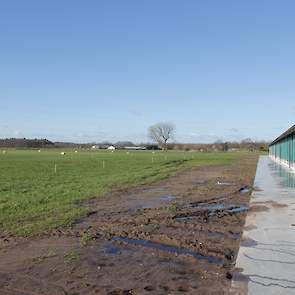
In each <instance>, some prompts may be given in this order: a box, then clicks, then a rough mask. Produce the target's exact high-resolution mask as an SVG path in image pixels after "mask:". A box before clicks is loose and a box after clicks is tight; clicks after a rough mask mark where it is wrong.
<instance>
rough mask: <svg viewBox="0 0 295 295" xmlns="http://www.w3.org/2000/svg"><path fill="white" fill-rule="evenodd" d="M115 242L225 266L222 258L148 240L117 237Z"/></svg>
mask: <svg viewBox="0 0 295 295" xmlns="http://www.w3.org/2000/svg"><path fill="white" fill-rule="evenodd" d="M113 240H114V241H119V242H124V243H127V244H130V245H137V246H142V247H145V248H149V249H156V250H160V251H164V252H168V253H172V254H178V255H187V256H191V257H194V258H196V259H199V260H206V261H207V262H209V263H213V264H219V265H221V264H223V260H222V259H221V258H217V257H213V256H205V255H201V254H198V253H196V252H193V251H191V250H188V249H185V248H179V247H174V246H169V245H165V244H160V243H156V242H151V241H147V240H133V239H129V238H122V237H115V238H113Z"/></svg>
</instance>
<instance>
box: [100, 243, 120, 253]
mask: <svg viewBox="0 0 295 295" xmlns="http://www.w3.org/2000/svg"><path fill="white" fill-rule="evenodd" d="M103 252H104V253H106V254H121V252H122V250H121V249H120V248H118V247H115V246H113V245H106V246H104V247H103Z"/></svg>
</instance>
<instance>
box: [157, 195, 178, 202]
mask: <svg viewBox="0 0 295 295" xmlns="http://www.w3.org/2000/svg"><path fill="white" fill-rule="evenodd" d="M175 199H176V197H175V196H172V195H167V196H162V197H160V198H159V200H160V201H165V202H171V201H174V200H175Z"/></svg>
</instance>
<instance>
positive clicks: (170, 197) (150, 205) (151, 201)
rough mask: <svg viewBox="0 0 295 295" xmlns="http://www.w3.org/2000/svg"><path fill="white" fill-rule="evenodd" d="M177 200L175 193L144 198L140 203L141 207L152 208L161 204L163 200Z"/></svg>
mask: <svg viewBox="0 0 295 295" xmlns="http://www.w3.org/2000/svg"><path fill="white" fill-rule="evenodd" d="M174 200H176V196H173V195H163V196H159V197H156V198H151V199H148V200H142V201H141V202H140V204H139V205H138V208H139V209H151V208H155V207H158V206H160V205H161V204H162V203H163V202H171V201H174Z"/></svg>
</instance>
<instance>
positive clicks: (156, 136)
mask: <svg viewBox="0 0 295 295" xmlns="http://www.w3.org/2000/svg"><path fill="white" fill-rule="evenodd" d="M174 132H175V126H174V124H172V123H167V122H162V123H157V124H155V125H152V126H150V127H149V129H148V136H149V138H150V139H151V140H153V141H155V142H156V143H158V145H159V146H160V147H161V148H162V149H163V150H167V142H168V141H169V140H170V139H172V138H173V136H174Z"/></svg>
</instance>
